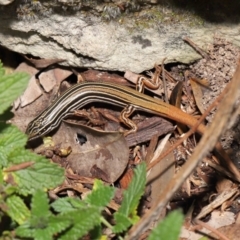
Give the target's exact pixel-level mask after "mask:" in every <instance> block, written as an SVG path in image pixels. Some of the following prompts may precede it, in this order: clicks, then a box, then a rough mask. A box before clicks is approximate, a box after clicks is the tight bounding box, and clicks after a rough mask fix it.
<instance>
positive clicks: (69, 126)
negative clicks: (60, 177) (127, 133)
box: [53, 122, 129, 183]
mask: <svg viewBox="0 0 240 240" xmlns="http://www.w3.org/2000/svg"><path fill="white" fill-rule="evenodd" d="M53 141H54V143H55V145H58V144H61V148H64V147H68V146H71V148H72V152H71V154H70V155H69V156H68V157H67V160H66V161H67V162H68V164H69V167H70V168H71V169H72V170H73V171H74V172H75V173H77V174H79V175H80V176H85V177H97V178H100V179H102V180H104V181H106V182H109V183H113V182H115V181H116V180H117V179H118V178H119V177H120V175H121V174H122V173H123V171H124V170H125V168H126V166H127V163H128V156H129V149H128V146H127V143H126V140H125V138H124V137H123V135H122V134H121V133H119V132H103V131H96V130H94V129H92V128H89V127H86V126H82V125H77V124H73V123H69V122H63V123H62V124H61V127H60V128H59V130H58V131H57V133H56V134H54V136H53Z"/></svg>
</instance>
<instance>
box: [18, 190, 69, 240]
mask: <svg viewBox="0 0 240 240" xmlns="http://www.w3.org/2000/svg"><path fill="white" fill-rule="evenodd" d="M49 208H50V206H49V204H48V197H47V194H46V193H45V192H43V191H40V190H39V191H37V192H36V193H35V194H34V195H33V197H32V202H31V218H30V219H28V220H27V221H26V222H25V223H24V224H22V225H21V226H19V227H18V228H17V229H16V234H17V235H18V236H20V237H23V238H29V237H31V238H34V239H37V240H43V239H52V238H53V235H55V234H57V233H60V232H61V231H63V230H65V229H66V228H67V227H69V226H70V224H71V222H70V220H69V219H67V218H65V217H62V216H54V215H52V213H51V212H50V210H49Z"/></svg>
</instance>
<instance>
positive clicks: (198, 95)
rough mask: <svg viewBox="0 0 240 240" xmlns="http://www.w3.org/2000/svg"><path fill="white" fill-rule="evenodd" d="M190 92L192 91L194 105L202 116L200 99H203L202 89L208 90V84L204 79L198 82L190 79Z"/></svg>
mask: <svg viewBox="0 0 240 240" xmlns="http://www.w3.org/2000/svg"><path fill="white" fill-rule="evenodd" d="M190 83H191V87H192V91H193V96H194V98H195V101H196V104H197V106H198V109H199V111H200V112H201V113H202V114H203V113H204V107H203V104H202V99H203V87H204V88H205V89H207V88H208V89H209V84H208V82H207V80H206V79H203V80H201V81H200V80H198V79H194V78H191V79H190Z"/></svg>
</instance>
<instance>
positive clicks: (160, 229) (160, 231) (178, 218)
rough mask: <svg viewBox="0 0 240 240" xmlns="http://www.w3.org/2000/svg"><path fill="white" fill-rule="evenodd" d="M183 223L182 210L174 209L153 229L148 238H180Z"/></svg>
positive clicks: (153, 239)
mask: <svg viewBox="0 0 240 240" xmlns="http://www.w3.org/2000/svg"><path fill="white" fill-rule="evenodd" d="M182 224H183V214H182V213H181V211H180V210H176V211H173V212H171V213H169V214H168V216H167V217H166V218H165V219H164V220H163V221H162V222H160V223H159V224H158V226H157V227H156V228H154V229H153V231H152V232H151V234H150V235H149V237H148V240H155V239H159V240H161V239H162V240H165V239H168V240H178V239H179V235H180V231H181V226H182Z"/></svg>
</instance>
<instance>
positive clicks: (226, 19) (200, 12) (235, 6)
mask: <svg viewBox="0 0 240 240" xmlns="http://www.w3.org/2000/svg"><path fill="white" fill-rule="evenodd" d="M159 4H161V5H164V4H167V5H169V6H170V7H174V8H178V9H181V10H186V11H190V12H192V13H194V14H195V15H197V16H199V17H201V18H203V19H204V20H205V21H208V22H211V23H239V22H240V14H239V11H240V1H239V0H233V1H231V2H230V1H227V0H221V1H219V0H210V1H209V0H200V1H199V0H159Z"/></svg>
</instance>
